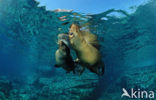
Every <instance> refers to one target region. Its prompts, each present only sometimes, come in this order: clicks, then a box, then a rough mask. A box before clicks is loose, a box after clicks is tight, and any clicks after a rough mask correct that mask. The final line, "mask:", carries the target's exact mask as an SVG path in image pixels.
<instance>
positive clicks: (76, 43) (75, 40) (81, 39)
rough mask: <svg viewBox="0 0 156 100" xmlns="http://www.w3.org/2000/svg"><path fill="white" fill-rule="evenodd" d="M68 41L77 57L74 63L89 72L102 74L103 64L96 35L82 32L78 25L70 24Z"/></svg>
mask: <svg viewBox="0 0 156 100" xmlns="http://www.w3.org/2000/svg"><path fill="white" fill-rule="evenodd" d="M69 41H70V44H71V47H72V48H73V49H74V51H75V52H76V55H77V57H78V59H77V60H76V61H78V62H80V64H81V65H82V66H83V67H87V68H88V69H89V70H90V71H91V72H94V73H96V74H98V75H103V74H104V64H103V62H102V60H101V53H100V50H99V42H98V40H97V36H96V35H94V34H91V33H89V32H85V31H82V30H80V27H79V26H78V25H76V24H72V25H71V27H70V30H69Z"/></svg>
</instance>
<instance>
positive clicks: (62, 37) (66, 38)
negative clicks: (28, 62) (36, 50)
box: [57, 33, 70, 47]
mask: <svg viewBox="0 0 156 100" xmlns="http://www.w3.org/2000/svg"><path fill="white" fill-rule="evenodd" d="M57 37H58V41H63V42H64V43H65V44H66V45H67V46H68V47H70V45H69V36H68V34H65V33H61V34H58V36H57Z"/></svg>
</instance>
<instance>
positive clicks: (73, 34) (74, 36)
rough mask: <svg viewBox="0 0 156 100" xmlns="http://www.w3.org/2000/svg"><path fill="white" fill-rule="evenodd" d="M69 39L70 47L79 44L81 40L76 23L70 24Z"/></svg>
mask: <svg viewBox="0 0 156 100" xmlns="http://www.w3.org/2000/svg"><path fill="white" fill-rule="evenodd" d="M68 35H69V41H70V44H71V46H72V47H74V46H76V45H79V43H80V42H81V38H82V36H81V31H80V27H79V26H78V25H77V24H72V25H71V26H70V30H69V34H68Z"/></svg>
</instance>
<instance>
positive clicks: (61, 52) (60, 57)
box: [55, 40, 75, 73]
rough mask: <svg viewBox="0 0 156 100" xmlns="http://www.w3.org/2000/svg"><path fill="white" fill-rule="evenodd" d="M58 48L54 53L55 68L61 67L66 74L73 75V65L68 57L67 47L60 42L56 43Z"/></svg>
mask: <svg viewBox="0 0 156 100" xmlns="http://www.w3.org/2000/svg"><path fill="white" fill-rule="evenodd" d="M58 44H59V48H58V50H57V51H56V53H55V59H56V64H55V67H62V68H63V69H65V70H66V71H67V73H68V72H70V71H73V73H75V71H74V69H75V63H74V61H73V59H72V57H71V55H70V49H69V47H68V46H67V45H66V44H65V43H64V42H63V41H61V40H59V42H58Z"/></svg>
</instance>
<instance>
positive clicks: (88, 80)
mask: <svg viewBox="0 0 156 100" xmlns="http://www.w3.org/2000/svg"><path fill="white" fill-rule="evenodd" d="M37 5H38V3H36V2H35V1H32V0H25V1H23V0H16V1H12V0H5V1H0V100H120V99H121V94H122V88H126V89H131V88H134V89H138V88H139V89H141V90H152V91H155V92H156V87H155V82H156V74H155V72H156V34H155V33H156V12H155V9H156V0H152V1H149V2H148V3H146V4H144V5H140V6H139V7H137V9H136V11H135V12H134V13H131V14H129V13H127V12H126V11H123V10H114V9H110V10H108V11H105V12H103V13H100V14H94V15H86V14H81V13H77V12H69V13H68V12H62V13H58V12H53V11H46V10H45V8H44V7H37ZM61 16H67V20H66V21H64V22H62V21H60V20H59V19H58V18H59V17H61ZM65 22H69V23H67V24H64V23H65ZM72 23H78V24H79V25H81V26H82V29H85V30H90V31H91V32H92V33H94V34H96V35H97V36H98V39H99V41H100V44H101V48H100V50H101V52H102V60H103V62H104V63H105V74H104V76H97V75H96V74H94V73H91V72H90V71H88V70H85V72H84V73H83V74H82V75H81V76H79V75H74V74H73V73H68V74H67V73H66V72H65V71H64V70H63V69H61V68H55V67H54V64H55V51H56V50H57V48H58V46H57V44H56V42H57V35H58V34H60V33H67V32H68V28H69V26H70V25H71V24H72ZM72 56H75V54H74V52H73V51H72ZM122 99H123V100H129V99H128V98H126V97H125V98H122ZM153 100H154V99H153Z"/></svg>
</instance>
